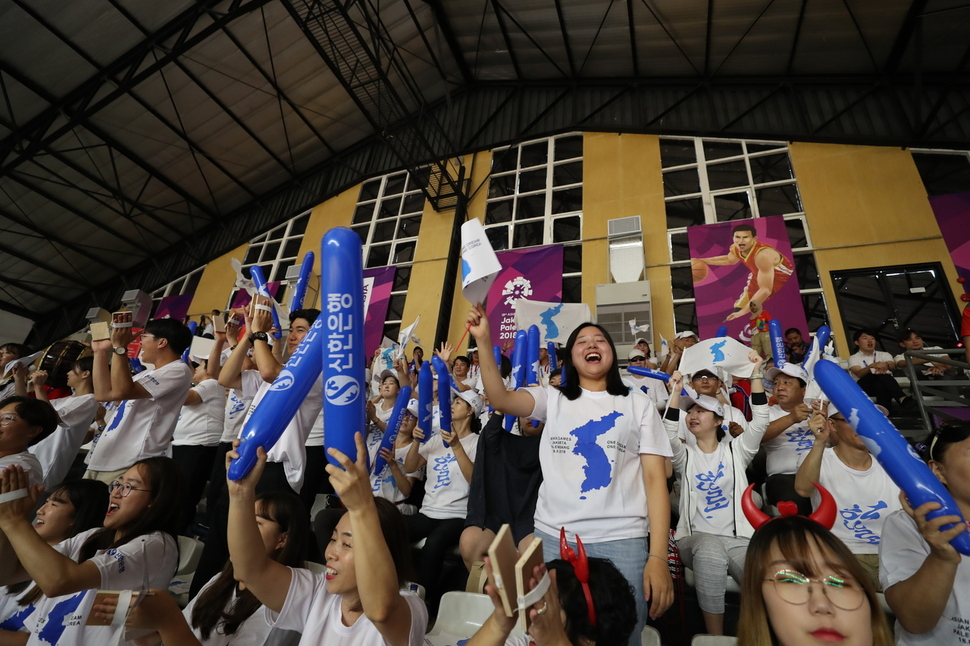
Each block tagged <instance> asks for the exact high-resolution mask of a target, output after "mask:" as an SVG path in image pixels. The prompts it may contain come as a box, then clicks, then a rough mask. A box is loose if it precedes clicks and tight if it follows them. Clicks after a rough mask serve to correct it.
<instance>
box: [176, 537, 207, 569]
mask: <svg viewBox="0 0 970 646" xmlns="http://www.w3.org/2000/svg"><path fill="white" fill-rule="evenodd" d="M203 547H205V543H203V542H202V541H200V540H198V539H195V538H190V537H188V536H179V565H178V569H176V570H175V576H178V577H185V576H188V575H190V574H194V573H195V569H196V568H197V567H199V561H200V560H201V559H202V548H203Z"/></svg>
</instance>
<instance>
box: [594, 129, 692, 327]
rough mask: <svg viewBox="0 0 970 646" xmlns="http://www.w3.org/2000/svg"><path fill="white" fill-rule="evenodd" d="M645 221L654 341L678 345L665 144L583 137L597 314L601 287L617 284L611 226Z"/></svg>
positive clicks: (652, 139)
mask: <svg viewBox="0 0 970 646" xmlns="http://www.w3.org/2000/svg"><path fill="white" fill-rule="evenodd" d="M632 215H639V216H640V226H641V227H642V228H643V251H644V255H645V256H646V263H647V280H649V281H650V291H651V295H652V299H653V324H654V330H652V331H651V333H652V334H654V336H655V335H656V333H657V332H659V333H660V334H663V335H664V336H665V337H666V338H668V339H672V338H673V334H674V327H673V321H674V310H673V299H672V297H671V284H670V266H669V262H670V252H669V250H668V249H667V216H666V211H665V209H664V190H663V176H662V175H661V172H660V138H659V137H657V136H655V135H628V134H627V135H617V134H606V133H587V134H586V135H585V136H584V137H583V238H584V241H583V301H584V302H586V303H588V304H589V306H590V308H591V309H593V310H594V313H595V306H596V286H597V285H602V284H604V283H608V282H610V281H611V279H610V276H609V256H608V247H607V241H606V235H607V222H608V221H609V220H612V219H615V218H624V217H629V216H632Z"/></svg>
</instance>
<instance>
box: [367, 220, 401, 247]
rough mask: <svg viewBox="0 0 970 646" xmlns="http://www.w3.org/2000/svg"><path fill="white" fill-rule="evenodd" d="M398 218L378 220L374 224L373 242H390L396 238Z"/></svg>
mask: <svg viewBox="0 0 970 646" xmlns="http://www.w3.org/2000/svg"><path fill="white" fill-rule="evenodd" d="M395 227H397V221H396V220H378V221H377V222H376V223H375V224H374V237H373V239H372V240H371V242H390V241H391V240H393V239H394V229H395Z"/></svg>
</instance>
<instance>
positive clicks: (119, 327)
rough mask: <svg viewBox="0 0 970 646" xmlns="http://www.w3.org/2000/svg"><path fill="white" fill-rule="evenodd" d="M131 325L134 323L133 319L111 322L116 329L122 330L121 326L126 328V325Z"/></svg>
mask: <svg viewBox="0 0 970 646" xmlns="http://www.w3.org/2000/svg"><path fill="white" fill-rule="evenodd" d="M131 325H132V323H131V321H119V322H112V323H111V327H112V328H114V329H115V330H120V329H121V328H125V327H131Z"/></svg>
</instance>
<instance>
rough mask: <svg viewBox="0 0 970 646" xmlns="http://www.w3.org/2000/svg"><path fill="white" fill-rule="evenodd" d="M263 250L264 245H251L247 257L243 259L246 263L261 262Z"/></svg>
mask: <svg viewBox="0 0 970 646" xmlns="http://www.w3.org/2000/svg"><path fill="white" fill-rule="evenodd" d="M262 250H263V245H255V244H251V245H249V250H248V251H246V259H245V260H243V264H244V265H253V264H255V263H257V262H259V252H260V251H262Z"/></svg>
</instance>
